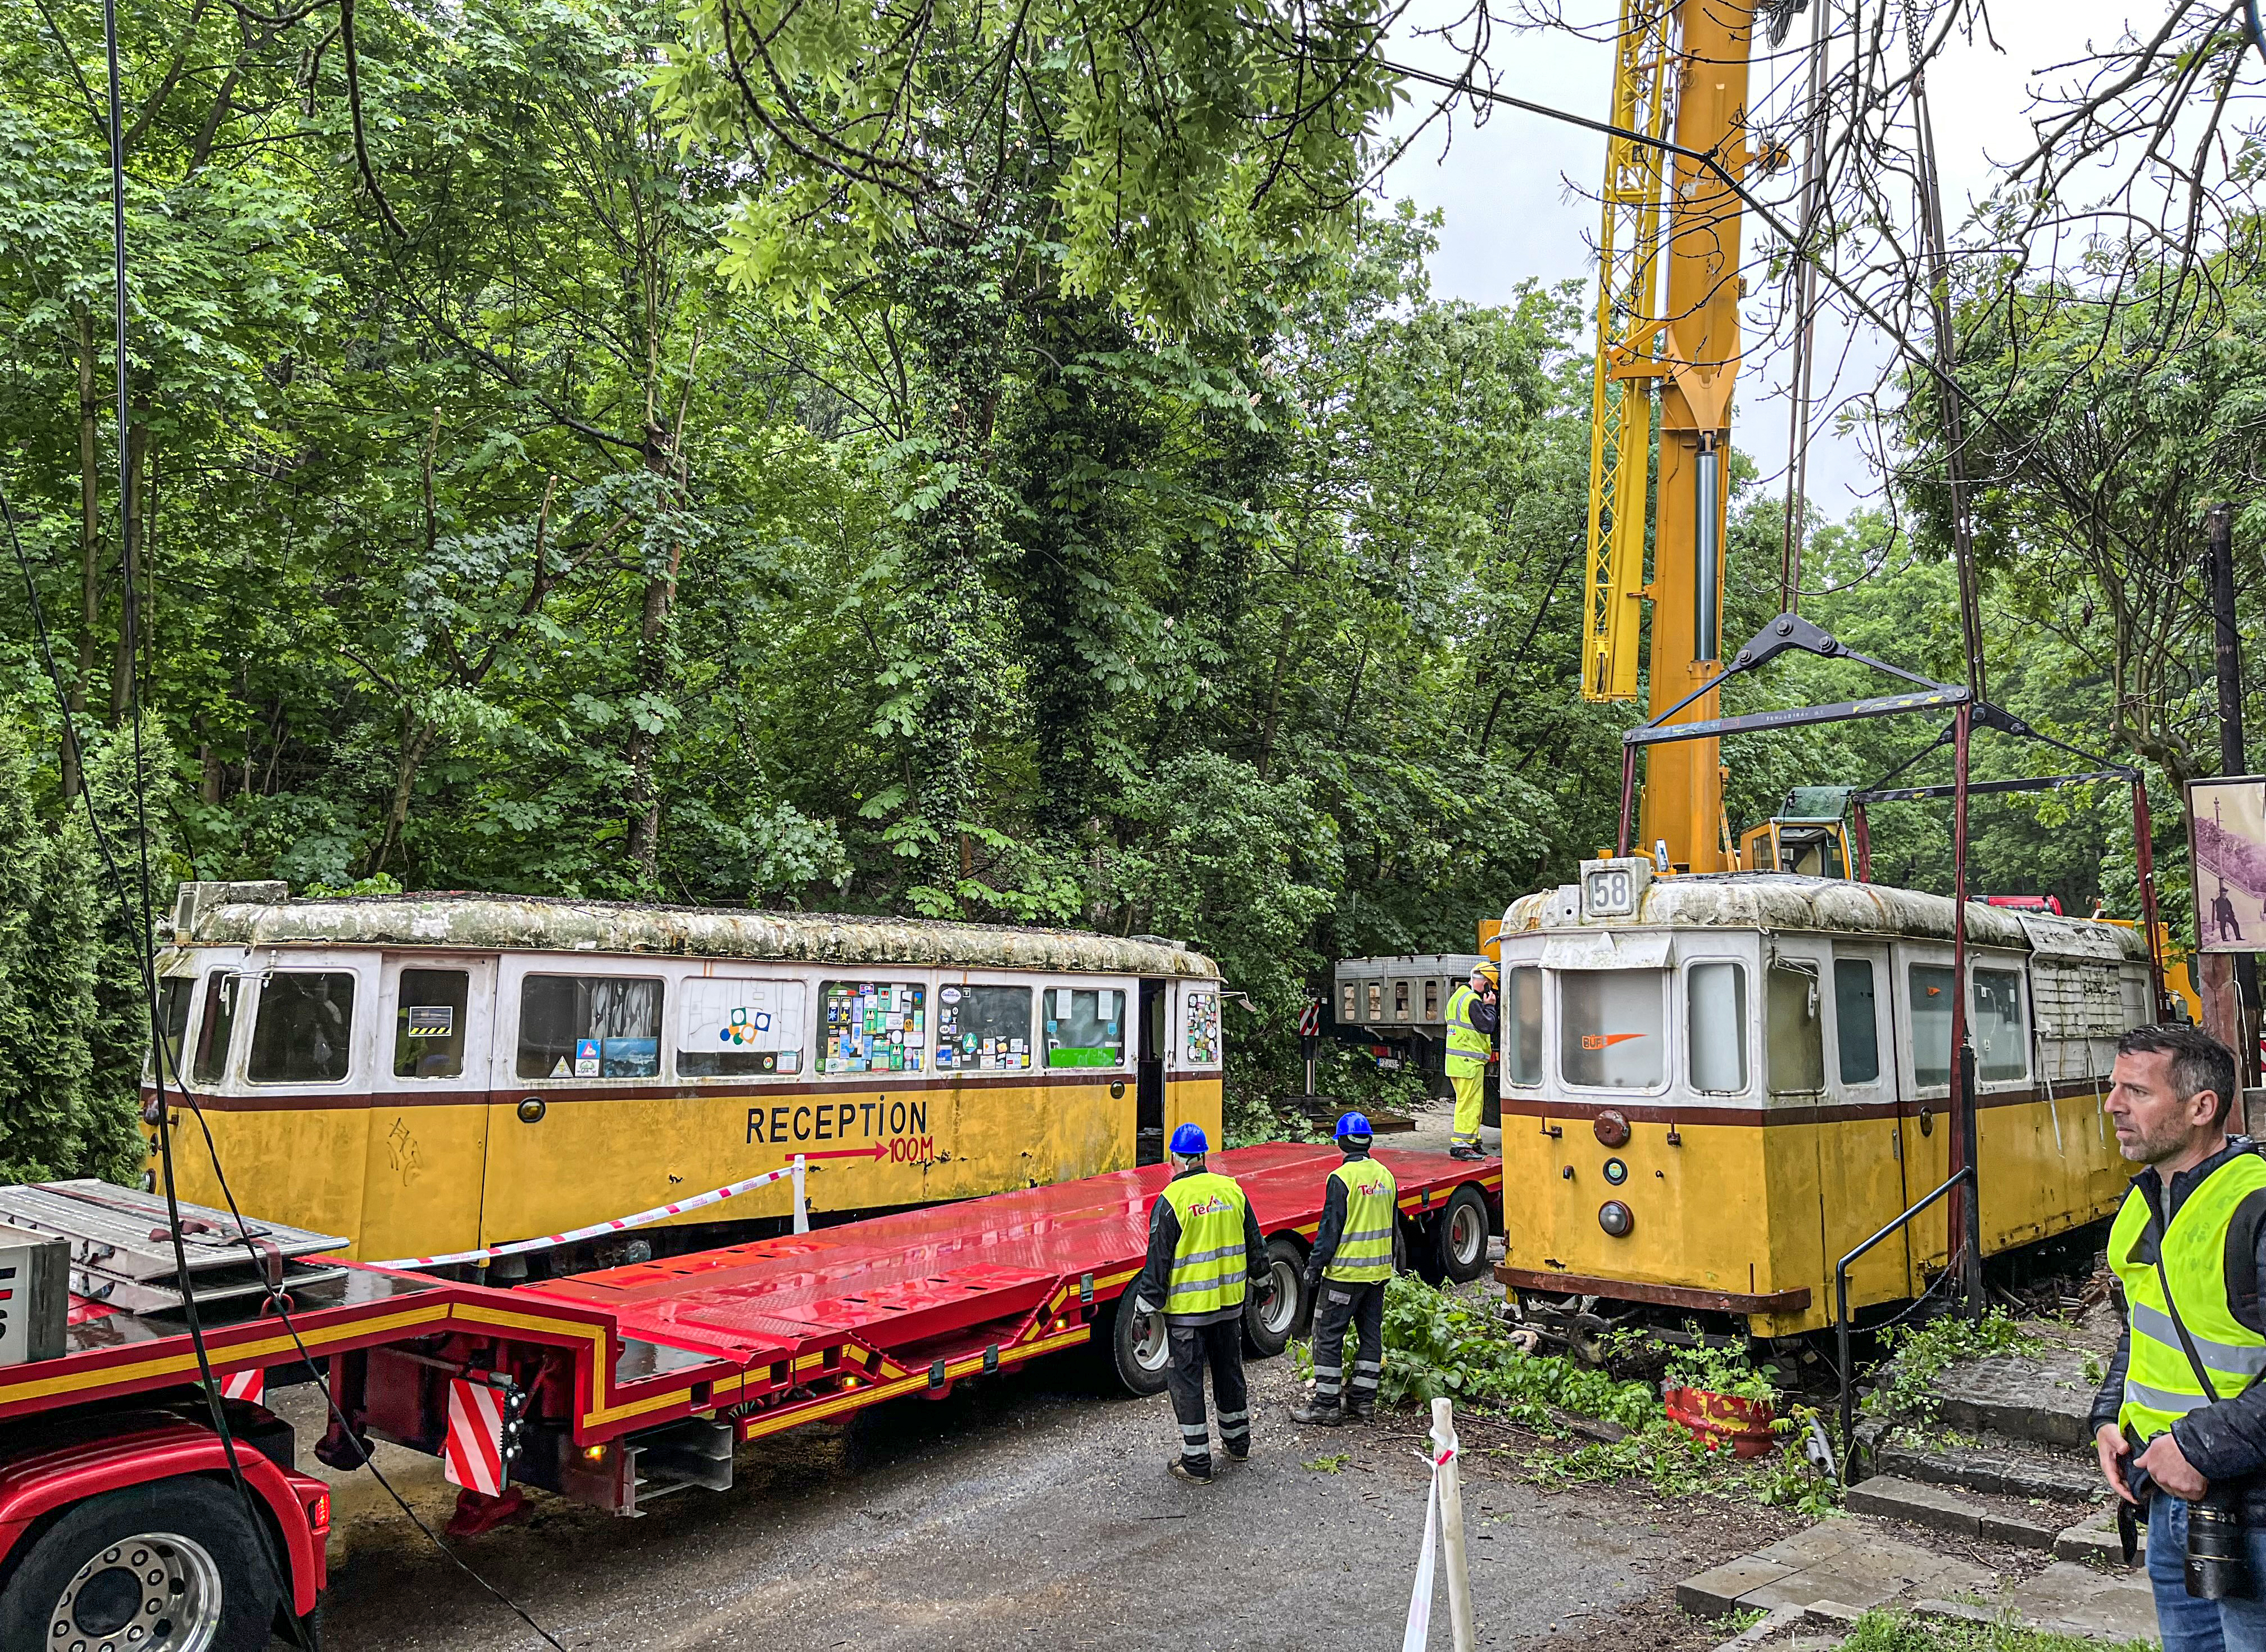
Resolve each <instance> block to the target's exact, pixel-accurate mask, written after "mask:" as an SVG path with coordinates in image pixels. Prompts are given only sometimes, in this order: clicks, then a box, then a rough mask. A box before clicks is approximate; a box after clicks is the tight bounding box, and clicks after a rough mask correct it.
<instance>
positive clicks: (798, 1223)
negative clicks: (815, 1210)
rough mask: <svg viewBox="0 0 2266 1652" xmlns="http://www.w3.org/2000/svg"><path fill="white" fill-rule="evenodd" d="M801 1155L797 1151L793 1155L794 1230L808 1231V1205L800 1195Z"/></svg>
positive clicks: (799, 1231)
mask: <svg viewBox="0 0 2266 1652" xmlns="http://www.w3.org/2000/svg"><path fill="white" fill-rule="evenodd" d="M802 1167H803V1159H802V1155H801V1154H800V1153H797V1154H796V1155H795V1156H794V1231H795V1232H798V1233H808V1232H810V1205H809V1202H808V1201H807V1200H805V1199H804V1198H803V1196H802Z"/></svg>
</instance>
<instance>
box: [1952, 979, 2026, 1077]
mask: <svg viewBox="0 0 2266 1652" xmlns="http://www.w3.org/2000/svg"><path fill="white" fill-rule="evenodd" d="M1967 974H1968V992H1967V1024H1968V1029H1969V1030H1968V1036H1969V1037H1970V1038H1971V1039H1972V1040H1973V1041H1974V1043H1975V1082H1976V1083H1977V1084H1978V1085H1985V1084H2020V1083H2021V1082H2023V1081H2024V1080H2026V1079H2027V1078H2029V1076H2030V1027H2029V1019H2028V1015H2027V1014H2026V1013H2025V1005H2024V1004H2023V993H2022V972H2021V970H2020V969H1992V968H1989V967H1987V966H1985V965H1983V964H1971V965H1970V966H1969V967H1968V971H1967ZM1985 976H1988V977H1990V978H1991V980H1992V983H1993V985H1992V992H1993V994H1994V995H1995V994H1997V993H1998V991H1999V985H1998V984H1997V983H2005V984H2006V986H2007V988H2008V989H2011V991H2012V1005H2013V1009H2014V1019H2013V1020H2012V1022H2011V1023H2009V1022H2008V1021H2007V1020H2006V1018H2005V1017H2004V1016H2003V1015H1999V1014H1998V1013H1996V1012H1997V1010H1998V1009H1999V1007H2000V1005H2001V1004H2003V1002H2004V1000H1999V1001H1998V1002H1994V1003H1993V1004H1992V1011H1993V1013H1992V1025H1994V1026H1995V1027H1999V1028H2002V1029H2003V1028H2006V1027H2009V1026H2010V1025H2011V1027H2012V1029H2013V1044H2014V1052H2015V1056H2016V1064H2015V1065H2014V1066H2011V1067H2010V1066H2008V1065H2007V1064H2006V1063H2004V1062H2000V1063H1999V1064H1996V1065H1995V1066H1994V1065H1993V1064H1992V1060H1991V1056H1992V1055H1993V1054H1995V1053H1996V1051H1995V1049H1994V1048H1993V1046H1992V1045H1991V1044H1988V1043H1986V1042H1985V1039H1984V1030H1983V1029H1984V1012H1985V999H1984V986H1983V983H1984V979H1985Z"/></svg>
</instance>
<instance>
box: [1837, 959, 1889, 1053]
mask: <svg viewBox="0 0 2266 1652" xmlns="http://www.w3.org/2000/svg"><path fill="white" fill-rule="evenodd" d="M1874 963H1875V960H1873V959H1870V958H1845V957H1841V956H1839V955H1838V954H1837V955H1836V956H1835V957H1834V960H1833V1047H1834V1059H1835V1070H1836V1071H1838V1072H1839V1073H1840V1075H1841V1082H1842V1083H1843V1084H1845V1085H1869V1084H1878V1083H1879V1082H1880V1081H1881V979H1880V975H1879V972H1878V971H1877V970H1875V969H1874V967H1873V966H1874ZM1860 972H1861V973H1862V974H1863V976H1864V979H1865V988H1864V994H1863V997H1864V1004H1865V1015H1864V1020H1863V1021H1862V1023H1861V1027H1862V1030H1863V1033H1864V1038H1863V1041H1862V1046H1863V1048H1864V1049H1865V1050H1866V1051H1867V1052H1868V1054H1869V1055H1870V1056H1871V1058H1872V1070H1871V1071H1869V1072H1862V1071H1852V1070H1851V1068H1850V1065H1849V1057H1850V1055H1851V1053H1852V1041H1851V1039H1850V1036H1849V1034H1850V1032H1851V1030H1852V1028H1853V1026H1856V1025H1859V1024H1857V1023H1853V1022H1852V1020H1850V1015H1849V1006H1850V1005H1851V1003H1852V1001H1853V995H1852V994H1851V993H1850V991H1849V990H1848V989H1847V987H1846V985H1845V983H1846V982H1847V981H1849V980H1852V979H1853V978H1854V977H1855V976H1857V974H1858V973H1860Z"/></svg>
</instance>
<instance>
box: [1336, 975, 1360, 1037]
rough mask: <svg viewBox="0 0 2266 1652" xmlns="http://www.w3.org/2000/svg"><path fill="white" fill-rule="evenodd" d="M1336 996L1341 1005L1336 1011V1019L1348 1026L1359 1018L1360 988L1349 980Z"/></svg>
mask: <svg viewBox="0 0 2266 1652" xmlns="http://www.w3.org/2000/svg"><path fill="white" fill-rule="evenodd" d="M1338 997H1339V999H1340V1002H1341V1005H1342V1006H1343V1007H1341V1009H1340V1010H1339V1011H1338V1020H1341V1021H1343V1022H1345V1023H1347V1024H1348V1025H1349V1026H1350V1025H1351V1024H1352V1023H1354V1022H1356V1021H1358V1020H1361V989H1360V988H1359V987H1358V986H1356V985H1355V984H1354V983H1352V982H1350V981H1349V982H1347V983H1345V988H1344V990H1342V991H1341V993H1340V994H1339V995H1338Z"/></svg>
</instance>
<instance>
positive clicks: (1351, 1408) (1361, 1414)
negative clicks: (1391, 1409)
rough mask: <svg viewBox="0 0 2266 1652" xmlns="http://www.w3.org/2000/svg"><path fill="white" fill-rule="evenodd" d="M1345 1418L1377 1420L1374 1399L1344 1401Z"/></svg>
mask: <svg viewBox="0 0 2266 1652" xmlns="http://www.w3.org/2000/svg"><path fill="white" fill-rule="evenodd" d="M1345 1420H1346V1421H1347V1422H1375V1421H1376V1420H1377V1401H1376V1400H1347V1401H1346V1403H1345Z"/></svg>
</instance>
